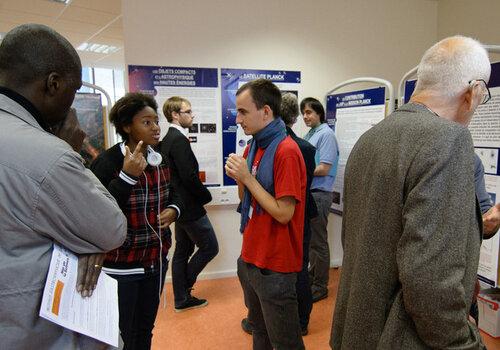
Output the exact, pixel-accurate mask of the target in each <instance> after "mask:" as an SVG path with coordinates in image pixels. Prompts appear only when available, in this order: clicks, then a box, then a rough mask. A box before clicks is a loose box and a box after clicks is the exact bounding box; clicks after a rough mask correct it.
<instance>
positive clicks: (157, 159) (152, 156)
mask: <svg viewBox="0 0 500 350" xmlns="http://www.w3.org/2000/svg"><path fill="white" fill-rule="evenodd" d="M120 149H121V151H122V153H123V155H125V153H126V152H125V142H122V143H120ZM147 151H148V156H147V157H146V161H147V162H148V164H149V165H151V166H159V165H160V164H161V161H162V159H163V158H162V156H161V154H160V153H158V152H156V151H155V150H154V149H153V147H151V146H149V145H148V147H147Z"/></svg>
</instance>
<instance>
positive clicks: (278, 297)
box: [238, 258, 305, 350]
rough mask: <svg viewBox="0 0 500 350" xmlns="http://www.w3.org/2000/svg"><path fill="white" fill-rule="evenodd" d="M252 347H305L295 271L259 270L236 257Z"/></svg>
mask: <svg viewBox="0 0 500 350" xmlns="http://www.w3.org/2000/svg"><path fill="white" fill-rule="evenodd" d="M238 278H239V279H240V283H241V287H242V288H243V295H244V297H245V305H246V306H247V308H248V319H249V321H250V322H251V323H252V325H253V332H252V337H253V349H254V350H272V349H273V348H274V349H275V350H295V349H305V348H304V343H303V341H302V336H301V333H300V325H299V314H298V310H297V293H296V291H295V283H296V281H297V274H296V273H279V272H274V271H271V270H267V269H260V268H258V267H256V266H255V265H252V264H248V263H246V262H244V261H243V260H242V259H241V258H239V259H238Z"/></svg>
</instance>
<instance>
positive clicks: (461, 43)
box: [414, 35, 491, 98]
mask: <svg viewBox="0 0 500 350" xmlns="http://www.w3.org/2000/svg"><path fill="white" fill-rule="evenodd" d="M490 73H491V65H490V60H489V58H488V52H487V51H486V50H485V48H484V47H483V46H482V45H481V43H480V42H479V41H477V40H474V39H472V38H469V37H465V36H460V35H457V36H452V37H448V38H445V39H443V40H441V41H440V42H438V43H436V44H434V45H433V46H432V47H431V48H429V49H428V50H427V51H426V52H425V54H424V56H423V57H422V60H421V62H420V64H419V66H418V71H417V86H416V88H415V92H414V94H418V93H420V92H422V91H425V90H430V91H433V92H434V93H437V94H440V95H441V96H443V97H449V98H452V97H456V96H457V95H459V94H461V93H463V92H464V91H465V90H466V89H467V88H468V86H469V81H471V80H475V79H483V80H484V81H486V82H488V80H489V79H490Z"/></svg>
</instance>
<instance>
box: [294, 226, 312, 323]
mask: <svg viewBox="0 0 500 350" xmlns="http://www.w3.org/2000/svg"><path fill="white" fill-rule="evenodd" d="M310 240H311V227H310V226H309V220H307V219H306V220H305V222H304V243H303V246H302V249H303V253H304V257H303V260H302V270H301V271H300V272H299V273H298V274H297V283H296V284H295V287H296V290H297V303H298V308H299V320H300V327H301V328H302V329H307V326H308V325H309V316H310V315H311V310H312V305H313V302H312V292H311V284H310V283H309V270H308V267H309V242H310Z"/></svg>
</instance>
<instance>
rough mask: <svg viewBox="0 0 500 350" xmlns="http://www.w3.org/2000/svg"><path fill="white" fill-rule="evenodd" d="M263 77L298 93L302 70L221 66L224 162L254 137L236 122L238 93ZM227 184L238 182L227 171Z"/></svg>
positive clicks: (242, 148)
mask: <svg viewBox="0 0 500 350" xmlns="http://www.w3.org/2000/svg"><path fill="white" fill-rule="evenodd" d="M259 78H264V79H269V80H271V81H272V82H273V83H274V84H276V85H277V86H278V88H279V89H280V90H281V91H283V92H285V91H287V92H294V93H295V94H298V90H299V86H300V72H297V71H276V70H249V69H225V68H223V69H221V102H222V154H223V162H224V163H225V161H226V159H227V157H228V156H229V154H231V153H238V154H242V153H243V150H244V149H245V146H246V145H247V142H248V140H249V139H250V138H251V137H250V136H247V135H245V134H244V133H243V130H242V129H241V127H239V126H238V125H237V124H236V92H237V91H238V89H239V88H240V87H241V86H242V85H243V84H245V83H246V82H248V81H251V80H255V79H259ZM222 169H223V164H222V166H221V170H222ZM223 183H224V186H233V185H236V183H235V181H234V180H233V179H231V178H230V177H229V176H227V175H226V174H225V173H224V182H223Z"/></svg>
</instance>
